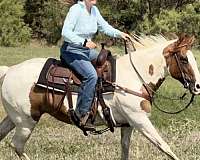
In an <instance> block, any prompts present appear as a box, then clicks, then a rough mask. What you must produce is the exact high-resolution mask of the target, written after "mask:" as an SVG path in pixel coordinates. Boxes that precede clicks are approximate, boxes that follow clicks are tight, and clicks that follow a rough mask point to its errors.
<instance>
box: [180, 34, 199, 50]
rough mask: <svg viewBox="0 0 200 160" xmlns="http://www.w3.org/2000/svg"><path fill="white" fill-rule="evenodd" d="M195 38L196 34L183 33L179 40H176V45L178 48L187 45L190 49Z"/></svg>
mask: <svg viewBox="0 0 200 160" xmlns="http://www.w3.org/2000/svg"><path fill="white" fill-rule="evenodd" d="M194 40H195V37H194V36H189V35H186V34H181V35H180V36H179V39H178V41H177V42H176V47H177V48H182V47H185V46H186V48H187V49H190V47H191V46H192V44H193V43H194Z"/></svg>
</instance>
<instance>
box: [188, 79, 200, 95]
mask: <svg viewBox="0 0 200 160" xmlns="http://www.w3.org/2000/svg"><path fill="white" fill-rule="evenodd" d="M189 90H190V92H191V93H192V94H194V95H199V94H200V84H199V83H197V82H196V81H194V82H191V83H190V84H189Z"/></svg>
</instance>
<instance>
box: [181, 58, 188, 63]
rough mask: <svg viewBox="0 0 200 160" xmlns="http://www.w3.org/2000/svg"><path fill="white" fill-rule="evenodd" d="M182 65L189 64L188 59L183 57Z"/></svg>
mask: <svg viewBox="0 0 200 160" xmlns="http://www.w3.org/2000/svg"><path fill="white" fill-rule="evenodd" d="M180 61H181V63H183V64H188V58H187V57H181V58H180Z"/></svg>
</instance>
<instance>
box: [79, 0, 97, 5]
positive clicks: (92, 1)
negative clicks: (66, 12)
mask: <svg viewBox="0 0 200 160" xmlns="http://www.w3.org/2000/svg"><path fill="white" fill-rule="evenodd" d="M77 1H78V0H77ZM79 1H85V2H87V3H90V4H92V5H95V4H96V3H97V0H79Z"/></svg>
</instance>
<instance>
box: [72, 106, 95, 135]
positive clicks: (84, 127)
mask: <svg viewBox="0 0 200 160" xmlns="http://www.w3.org/2000/svg"><path fill="white" fill-rule="evenodd" d="M69 114H70V117H71V120H72V121H73V122H74V124H75V125H76V126H77V127H78V128H80V129H81V130H82V131H83V134H84V135H85V136H88V133H87V131H95V128H94V127H89V126H87V125H82V124H81V121H80V119H79V117H78V116H77V115H76V112H75V111H74V109H73V108H72V109H69Z"/></svg>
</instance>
